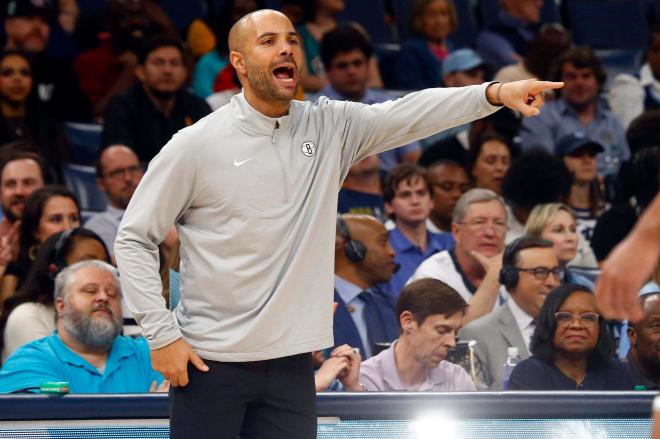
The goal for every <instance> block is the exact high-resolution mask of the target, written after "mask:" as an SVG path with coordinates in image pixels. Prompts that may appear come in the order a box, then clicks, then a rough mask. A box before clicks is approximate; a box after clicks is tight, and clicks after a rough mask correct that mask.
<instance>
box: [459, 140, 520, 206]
mask: <svg viewBox="0 0 660 439" xmlns="http://www.w3.org/2000/svg"><path fill="white" fill-rule="evenodd" d="M511 155H512V154H511V145H509V143H508V142H507V140H506V139H505V138H504V137H502V136H499V135H497V134H487V135H485V136H482V137H480V138H479V139H477V141H476V142H474V143H471V144H470V149H468V151H467V154H466V156H465V161H466V162H467V169H468V171H469V173H470V176H471V177H472V184H473V186H474V187H478V188H484V189H490V190H491V191H493V192H495V193H496V194H498V195H499V194H501V193H502V181H504V176H505V175H506V173H507V171H508V170H509V167H510V166H511Z"/></svg>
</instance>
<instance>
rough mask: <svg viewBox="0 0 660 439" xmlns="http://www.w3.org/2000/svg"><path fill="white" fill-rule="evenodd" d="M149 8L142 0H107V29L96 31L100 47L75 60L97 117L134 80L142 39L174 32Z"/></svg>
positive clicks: (169, 22)
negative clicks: (155, 17)
mask: <svg viewBox="0 0 660 439" xmlns="http://www.w3.org/2000/svg"><path fill="white" fill-rule="evenodd" d="M147 1H148V0H147ZM156 7H157V8H160V7H159V6H156ZM150 10H153V8H152V7H151V6H149V7H147V5H146V4H145V0H131V1H126V0H109V1H108V2H107V3H106V6H105V12H104V21H105V26H104V28H105V29H107V31H108V32H103V33H101V34H100V36H99V39H100V40H101V44H100V46H98V47H97V48H95V49H90V50H88V51H85V52H83V53H81V54H80V55H78V57H77V58H76V59H75V61H74V69H75V71H76V75H77V76H78V80H79V81H80V87H81V89H82V91H83V92H84V93H85V95H86V96H87V99H89V101H90V103H91V104H92V110H93V113H94V116H97V117H101V116H102V115H103V113H104V111H105V107H106V106H107V105H108V101H109V100H110V99H111V98H112V97H113V96H115V95H118V94H121V93H124V92H125V91H126V90H128V89H129V88H130V87H131V86H132V85H133V84H134V83H135V68H136V67H137V59H138V53H139V52H140V48H141V47H142V45H144V44H145V41H148V40H149V38H151V37H153V36H154V35H157V34H160V33H164V32H167V31H169V33H171V34H173V35H176V32H177V31H176V28H175V27H174V24H172V22H171V21H170V20H169V19H168V18H167V16H166V15H165V14H159V15H158V17H164V18H163V19H161V20H160V22H159V21H157V20H156V19H154V18H153V17H152V16H151V15H150V14H149V11H150ZM163 20H164V22H162V21H163Z"/></svg>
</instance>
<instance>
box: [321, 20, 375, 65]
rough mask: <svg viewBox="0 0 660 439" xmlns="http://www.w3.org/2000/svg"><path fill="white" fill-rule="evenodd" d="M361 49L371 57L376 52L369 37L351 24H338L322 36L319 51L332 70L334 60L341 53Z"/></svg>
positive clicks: (325, 63)
mask: <svg viewBox="0 0 660 439" xmlns="http://www.w3.org/2000/svg"><path fill="white" fill-rule="evenodd" d="M353 50H359V51H360V52H362V53H363V54H364V56H365V58H367V59H369V58H371V55H373V53H374V49H373V46H372V45H371V42H369V38H367V36H366V35H365V34H364V32H362V31H361V30H359V29H357V28H356V27H355V26H352V25H350V24H344V25H341V26H337V27H336V28H334V29H333V30H331V31H329V32H326V33H325V34H324V35H323V38H321V46H320V48H319V52H320V55H321V61H323V66H324V67H325V69H326V70H330V67H331V66H332V61H333V60H334V59H335V57H337V55H339V54H340V53H346V52H352V51H353Z"/></svg>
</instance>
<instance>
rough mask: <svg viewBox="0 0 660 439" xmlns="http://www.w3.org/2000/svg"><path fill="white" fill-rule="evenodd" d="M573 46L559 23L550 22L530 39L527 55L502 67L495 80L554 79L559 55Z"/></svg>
mask: <svg viewBox="0 0 660 439" xmlns="http://www.w3.org/2000/svg"><path fill="white" fill-rule="evenodd" d="M570 47H571V39H570V37H569V36H568V34H567V33H566V30H565V29H564V27H563V26H562V25H561V24H559V23H548V24H544V25H543V26H542V27H541V30H540V31H539V33H538V34H537V35H536V36H535V37H534V39H533V40H532V41H530V43H529V46H528V47H527V55H526V56H525V58H524V59H523V60H521V61H518V62H517V63H516V64H512V65H508V66H504V67H502V68H501V69H500V70H499V71H498V72H497V74H496V75H495V78H494V80H495V81H501V82H509V81H520V80H523V79H532V78H536V79H541V80H544V81H550V80H551V79H552V67H553V65H554V63H555V61H556V60H557V58H559V56H560V55H561V54H562V53H564V52H565V51H567V50H568V49H569V48H570Z"/></svg>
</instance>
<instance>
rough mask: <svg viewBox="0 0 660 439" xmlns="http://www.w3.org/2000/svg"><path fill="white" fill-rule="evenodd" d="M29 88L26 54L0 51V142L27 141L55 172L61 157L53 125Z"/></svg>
mask: <svg viewBox="0 0 660 439" xmlns="http://www.w3.org/2000/svg"><path fill="white" fill-rule="evenodd" d="M32 91H33V90H32V67H31V64H30V61H29V59H28V55H26V54H25V53H23V52H18V51H15V50H5V51H3V52H0V145H2V144H5V143H8V142H12V141H16V140H25V141H27V142H29V143H30V144H31V145H33V147H34V149H36V150H38V151H39V153H40V154H41V155H42V156H44V158H45V159H46V162H47V163H48V166H49V168H51V169H53V173H54V174H55V175H59V173H60V166H61V163H62V160H61V158H60V151H59V148H58V146H59V145H58V144H57V140H58V132H57V127H56V125H55V123H54V121H53V120H52V119H51V118H50V117H49V116H48V114H46V112H45V109H44V106H43V104H42V103H41V102H39V101H38V100H37V99H36V95H35V93H33V92H32Z"/></svg>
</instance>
